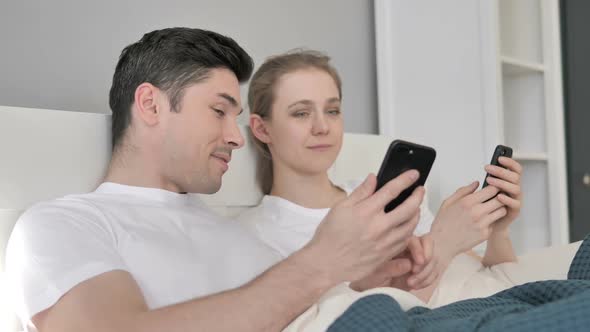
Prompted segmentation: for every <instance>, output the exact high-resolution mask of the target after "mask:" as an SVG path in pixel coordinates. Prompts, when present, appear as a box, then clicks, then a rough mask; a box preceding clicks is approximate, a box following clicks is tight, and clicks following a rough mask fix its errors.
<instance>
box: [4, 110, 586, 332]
mask: <svg viewBox="0 0 590 332" xmlns="http://www.w3.org/2000/svg"><path fill="white" fill-rule="evenodd" d="M241 129H242V132H245V130H246V128H245V127H242V128H241ZM109 136H110V115H106V114H93V113H83V112H67V111H59V110H48V109H32V108H18V107H7V106H0V153H1V154H2V161H1V162H0V294H2V293H3V290H4V289H3V288H2V287H5V285H4V282H3V274H2V273H3V272H2V271H3V269H4V266H3V264H4V250H5V246H6V242H7V239H8V237H9V234H10V231H11V229H12V227H13V225H14V223H15V221H16V220H17V218H18V217H19V215H20V214H21V213H22V212H23V211H24V210H25V209H26V208H27V207H29V206H30V205H31V204H33V203H35V202H38V201H41V200H47V199H52V198H56V197H60V196H63V195H66V194H72V193H83V192H88V191H92V190H93V189H94V188H95V187H96V186H97V185H98V184H99V183H100V182H101V178H102V176H103V175H104V173H105V171H106V168H107V163H108V161H109V157H110V137H109ZM389 143H390V138H388V137H383V136H378V135H366V134H352V133H347V134H345V136H344V143H343V148H342V152H341V154H340V155H339V157H338V159H337V161H336V163H335V165H334V166H333V168H332V169H331V170H330V172H331V176H332V178H333V179H334V180H335V181H346V180H350V179H359V178H363V177H364V176H366V174H367V173H368V172H377V170H378V167H379V165H380V163H381V160H382V158H383V155H384V153H385V151H386V148H387V146H388V145H389ZM253 149H254V148H253V146H252V145H251V144H249V143H248V142H247V144H246V146H245V147H244V148H243V149H240V150H238V151H236V152H234V154H233V158H232V164H231V166H232V167H230V169H229V171H228V172H227V174H226V175H225V176H224V179H223V184H222V188H221V190H220V191H219V192H218V193H216V194H215V195H210V196H203V197H202V198H203V200H204V201H205V202H206V203H207V204H208V205H209V206H210V207H211V208H212V209H214V210H216V211H217V212H219V213H221V214H223V215H227V216H233V215H235V214H237V213H239V212H240V211H242V210H244V209H247V208H249V207H252V206H254V205H256V204H257V203H258V201H259V199H260V198H261V196H262V194H261V192H260V190H259V189H258V187H257V186H256V182H255V156H254V150H253ZM236 165H239V166H240V167H236ZM578 245H579V244H572V245H569V246H565V247H563V248H552V249H545V250H540V251H537V252H534V253H531V254H529V255H525V256H523V257H521V258H520V263H519V264H518V266H505V267H504V268H503V270H501V271H500V272H499V273H503V274H506V275H507V276H508V277H509V278H512V279H513V280H514V282H515V283H518V284H520V283H524V282H526V281H528V280H533V279H564V278H565V277H566V274H567V266H568V265H569V262H571V259H572V257H573V254H574V252H575V250H576V249H577V246H578ZM547 261H553V262H554V264H551V265H549V264H546V262H547ZM555 262H557V263H555ZM16 330H18V324H17V323H16V321H15V320H14V317H13V316H12V312H11V308H10V303H9V300H8V299H7V298H6V297H0V331H7V332H8V331H9V332H12V331H16Z"/></svg>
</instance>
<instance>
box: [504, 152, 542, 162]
mask: <svg viewBox="0 0 590 332" xmlns="http://www.w3.org/2000/svg"><path fill="white" fill-rule="evenodd" d="M512 159H514V160H517V161H547V160H548V157H547V153H544V152H514V154H513V155H512Z"/></svg>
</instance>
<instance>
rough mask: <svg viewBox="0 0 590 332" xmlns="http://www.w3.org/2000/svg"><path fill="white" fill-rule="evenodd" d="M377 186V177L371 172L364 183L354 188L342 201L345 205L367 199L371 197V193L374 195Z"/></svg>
mask: <svg viewBox="0 0 590 332" xmlns="http://www.w3.org/2000/svg"><path fill="white" fill-rule="evenodd" d="M376 186H377V178H376V177H375V175H374V174H373V173H370V174H369V175H367V177H366V178H365V180H364V181H363V183H361V185H360V186H358V187H356V189H354V190H353V191H352V193H350V195H349V196H348V198H347V199H345V200H344V201H342V204H343V205H345V206H353V205H356V204H358V203H359V202H361V201H363V200H365V199H367V198H368V197H371V195H373V193H374V192H375V188H376Z"/></svg>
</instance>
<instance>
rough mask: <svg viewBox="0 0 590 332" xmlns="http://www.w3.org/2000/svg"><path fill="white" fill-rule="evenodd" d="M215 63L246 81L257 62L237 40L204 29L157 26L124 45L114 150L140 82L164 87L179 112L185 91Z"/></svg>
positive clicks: (116, 85) (112, 96)
mask: <svg viewBox="0 0 590 332" xmlns="http://www.w3.org/2000/svg"><path fill="white" fill-rule="evenodd" d="M215 68H226V69H229V70H231V71H232V72H233V73H234V74H235V75H236V77H237V78H238V81H239V82H240V83H244V82H246V81H247V80H248V79H249V78H250V76H251V75H252V70H253V68H254V62H253V61H252V58H251V57H250V56H249V55H248V53H246V51H244V49H242V48H241V47H240V45H238V43H236V42H235V41H234V40H233V39H231V38H229V37H226V36H223V35H220V34H218V33H215V32H212V31H207V30H202V29H191V28H169V29H162V30H156V31H152V32H149V33H146V34H145V35H144V36H143V37H142V38H141V40H139V41H138V42H136V43H134V44H131V45H129V46H127V47H125V49H124V50H123V52H121V56H120V57H119V62H118V63H117V68H116V69H115V74H114V75H113V84H112V86H111V91H110V93H109V105H110V107H111V110H112V111H113V117H112V127H111V129H112V130H111V135H112V136H111V138H112V147H113V150H115V148H116V147H117V145H118V144H119V143H120V141H121V139H122V138H123V136H124V134H125V131H126V129H127V128H128V127H129V124H130V121H131V105H132V104H133V102H134V96H135V90H136V89H137V87H138V86H139V85H140V84H142V83H146V82H147V83H151V84H153V85H154V86H156V87H157V88H159V89H161V90H162V91H164V92H165V93H166V94H167V95H168V98H169V100H170V108H171V110H172V111H173V112H178V111H179V110H180V108H181V105H180V102H181V101H182V97H183V94H184V90H185V89H186V88H187V87H188V86H190V85H192V84H194V83H198V82H200V81H202V80H204V79H206V78H207V77H208V74H209V73H210V71H211V70H212V69H215Z"/></svg>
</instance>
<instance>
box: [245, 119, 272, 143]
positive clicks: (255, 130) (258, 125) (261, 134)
mask: <svg viewBox="0 0 590 332" xmlns="http://www.w3.org/2000/svg"><path fill="white" fill-rule="evenodd" d="M250 130H252V135H254V137H256V138H257V139H258V140H259V141H261V142H262V143H266V144H268V143H270V142H271V139H270V135H269V133H268V129H267V128H266V122H264V119H262V118H261V117H260V115H258V114H250Z"/></svg>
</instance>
